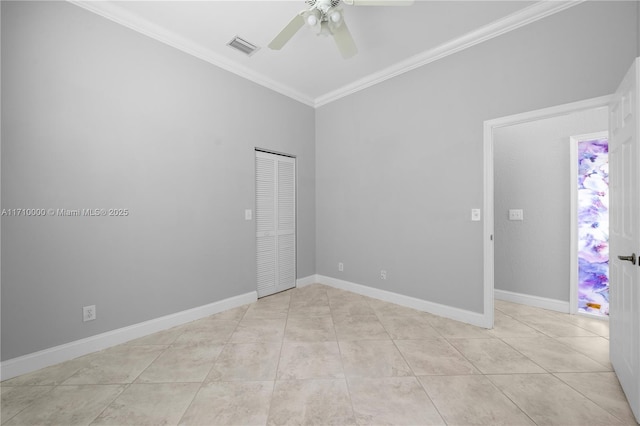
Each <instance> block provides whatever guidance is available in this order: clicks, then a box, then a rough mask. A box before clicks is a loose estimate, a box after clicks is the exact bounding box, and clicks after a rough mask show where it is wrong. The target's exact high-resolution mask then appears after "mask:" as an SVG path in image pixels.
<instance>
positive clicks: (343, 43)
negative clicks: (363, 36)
mask: <svg viewBox="0 0 640 426" xmlns="http://www.w3.org/2000/svg"><path fill="white" fill-rule="evenodd" d="M333 39H334V40H335V41H336V45H337V46H338V50H340V53H341V54H342V57H343V58H344V59H349V58H351V57H352V56H354V55H355V54H356V53H358V48H357V47H356V43H355V42H354V41H353V37H351V33H350V32H349V28H347V23H346V22H342V24H341V25H340V26H339V27H338V28H336V29H335V30H333Z"/></svg>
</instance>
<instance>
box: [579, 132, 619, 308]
mask: <svg viewBox="0 0 640 426" xmlns="http://www.w3.org/2000/svg"><path fill="white" fill-rule="evenodd" d="M608 138H609V136H608V133H607V132H599V133H593V134H587V135H580V136H573V137H571V154H572V155H571V175H572V177H573V178H574V180H573V182H572V187H571V197H572V209H571V210H572V217H573V220H572V238H571V240H572V241H571V244H572V249H573V251H574V253H575V254H574V258H573V259H572V264H571V267H572V276H571V300H570V302H571V313H577V314H585V315H590V316H597V317H600V318H604V319H606V318H608V317H609V140H608Z"/></svg>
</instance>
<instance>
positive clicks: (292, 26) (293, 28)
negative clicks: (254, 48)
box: [269, 15, 304, 50]
mask: <svg viewBox="0 0 640 426" xmlns="http://www.w3.org/2000/svg"><path fill="white" fill-rule="evenodd" d="M303 25H304V18H303V17H302V16H300V15H296V16H294V17H293V19H292V20H291V22H289V23H288V24H287V26H286V27H284V28H283V29H282V31H280V33H279V34H278V35H277V36H276V37H275V38H274V39H273V40H271V43H269V49H273V50H280V49H282V47H283V46H284V45H285V44H287V42H288V41H289V40H291V37H293V36H294V35H295V34H296V33H297V32H298V30H299V29H300V28H302V26H303Z"/></svg>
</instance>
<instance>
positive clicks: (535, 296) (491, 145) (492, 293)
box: [483, 96, 611, 327]
mask: <svg viewBox="0 0 640 426" xmlns="http://www.w3.org/2000/svg"><path fill="white" fill-rule="evenodd" d="M610 100H611V97H610V96H603V97H600V98H594V99H589V100H585V101H580V102H575V103H571V104H565V105H559V106H556V107H551V108H545V109H541V110H536V111H531V112H526V113H522V114H516V115H512V116H507V117H502V118H498V119H494V120H489V121H486V122H485V124H484V165H485V168H484V171H485V174H484V193H485V197H484V205H483V207H484V210H485V216H484V217H485V220H484V307H485V309H484V320H485V321H484V322H485V323H486V324H487V325H488V326H489V327H492V326H493V319H494V318H493V316H494V311H493V309H494V298H496V297H498V298H501V299H503V300H509V301H512V302H516V303H521V304H527V305H531V306H536V307H540V308H544V309H550V310H555V311H560V312H567V313H569V312H570V311H571V303H570V300H569V299H570V293H571V291H570V286H569V282H570V276H569V269H570V268H569V263H570V258H572V257H574V253H575V252H574V251H573V248H572V247H569V245H570V244H569V243H570V241H569V236H568V235H567V234H566V233H565V232H567V233H568V230H567V228H568V227H569V225H570V223H569V221H570V219H569V216H570V210H569V206H568V204H569V200H568V199H569V191H568V188H567V182H568V181H569V178H570V176H569V170H568V167H567V166H566V164H567V162H568V161H569V151H570V149H569V143H568V138H569V137H570V136H571V135H575V134H580V133H587V132H589V131H591V132H594V131H597V130H602V129H603V127H599V128H596V129H593V130H583V131H582V132H580V130H578V131H577V132H575V133H568V134H566V139H564V141H565V142H564V144H563V146H564V153H565V154H564V155H566V157H565V160H564V161H565V163H564V165H560V166H559V167H561V168H562V169H564V175H565V176H566V177H565V178H564V179H566V180H563V181H562V182H560V185H561V186H563V187H564V188H566V192H565V195H564V197H563V198H562V199H563V200H567V201H566V203H567V207H566V213H563V216H562V217H564V218H566V219H563V221H564V220H566V224H565V225H563V226H564V228H563V229H564V231H563V230H560V231H559V232H562V233H564V235H565V237H564V238H566V239H565V242H559V243H554V245H550V244H548V243H545V242H542V243H540V245H539V247H538V249H537V251H535V253H533V254H532V255H529V256H525V259H524V260H523V261H522V262H521V263H520V264H521V265H529V266H531V265H533V266H535V265H536V264H538V269H536V270H535V271H534V273H532V274H520V275H519V276H520V278H523V279H522V283H524V284H522V285H520V286H519V287H517V286H513V288H511V289H510V288H504V289H501V288H500V287H498V289H499V290H497V289H496V288H495V285H496V284H497V283H496V268H497V267H498V266H499V265H503V266H504V262H505V259H503V258H502V257H500V259H498V260H499V261H500V262H502V264H501V263H496V256H495V250H496V247H495V242H496V241H497V240H496V234H495V233H496V224H495V221H496V218H497V217H500V218H501V220H503V221H506V222H505V224H504V228H505V229H514V230H518V232H520V231H524V230H525V227H526V226H528V224H531V223H532V221H533V220H534V219H537V216H535V215H534V213H535V208H537V207H539V204H543V203H544V201H545V200H546V199H547V198H548V197H547V196H546V195H544V194H543V195H542V196H533V195H531V194H529V193H528V192H527V193H520V194H518V193H517V190H516V192H514V193H516V194H517V195H518V196H520V195H522V196H523V197H524V196H526V197H524V198H523V199H522V202H520V201H517V203H518V205H516V204H514V203H512V202H510V201H509V204H513V205H508V206H506V207H505V206H503V207H505V208H503V209H501V210H500V211H497V210H496V209H497V208H498V207H497V206H496V204H495V203H496V200H495V198H494V190H495V185H496V183H495V181H494V178H495V177H494V172H495V164H494V161H495V156H496V152H495V149H496V146H495V139H496V138H497V137H498V135H499V134H500V133H502V134H505V132H504V130H506V128H508V127H511V126H516V125H528V124H530V123H533V122H536V121H542V120H548V119H549V121H554V119H560V118H561V117H563V116H569V115H573V114H575V113H580V112H585V111H590V110H596V109H601V108H608V105H609V101H610ZM605 111H606V110H605ZM605 117H606V112H605ZM605 122H606V120H605ZM523 127H527V126H523ZM606 127H607V126H606V124H605V126H604V128H606ZM565 130H566V129H565ZM533 143H535V141H534V142H533ZM539 164H540V165H541V166H546V165H547V162H546V161H544V159H543V160H542V162H540V163H539ZM556 171H557V169H556ZM534 175H535V176H542V175H540V174H539V173H538V172H536V174H534ZM574 176H575V175H574ZM523 179H524V178H523ZM527 179H528V178H527ZM575 180H576V179H575V178H574V181H575ZM576 191H577V189H576ZM525 202H526V203H529V205H530V207H528V208H527V207H526V206H525V207H524V210H525V214H524V217H523V219H520V218H511V217H510V215H509V214H508V213H509V212H508V210H510V209H512V208H513V209H522V208H523V205H524V203H525ZM536 203H538V204H536ZM527 211H528V212H529V214H527ZM543 226H544V225H543ZM503 239H504V237H503ZM494 240H495V241H494ZM516 240H519V242H522V243H523V244H524V245H523V247H524V249H527V250H530V249H531V247H528V246H527V243H526V241H527V238H524V237H522V238H518V239H514V238H512V239H511V240H510V241H511V242H514V241H516ZM503 242H504V241H503ZM498 243H500V242H499V241H498ZM549 248H553V250H554V253H555V251H558V250H559V251H560V252H558V253H556V254H557V255H558V256H560V257H562V258H563V259H566V260H564V261H563V262H564V263H563V264H564V265H565V266H564V267H563V268H562V271H564V272H562V271H561V270H560V269H558V271H559V272H558V274H562V275H564V276H565V278H564V280H563V283H564V284H563V286H564V289H563V290H561V291H560V292H558V291H557V288H555V287H553V286H546V287H545V286H543V285H542V284H545V283H546V282H545V281H543V280H541V279H538V280H534V281H533V285H531V286H528V285H527V283H526V282H527V280H529V278H530V277H531V276H533V277H535V276H538V275H539V272H540V271H541V270H542V269H540V268H541V267H542V268H544V267H543V263H541V254H547V251H548V249H549ZM570 250H571V251H570ZM511 253H517V251H516V250H515V249H514V250H511ZM570 253H571V255H569V254H570ZM501 256H502V255H501ZM505 268H509V264H507V266H506V267H505ZM505 268H503V269H505ZM503 275H504V274H503ZM516 275H517V274H516ZM576 275H577V273H576ZM529 281H531V280H529ZM541 283H542V284H541ZM509 285H512V282H511V281H509ZM529 288H535V289H534V290H533V291H528V289H529ZM575 306H577V303H576V305H575Z"/></svg>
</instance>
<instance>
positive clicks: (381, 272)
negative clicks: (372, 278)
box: [380, 269, 387, 280]
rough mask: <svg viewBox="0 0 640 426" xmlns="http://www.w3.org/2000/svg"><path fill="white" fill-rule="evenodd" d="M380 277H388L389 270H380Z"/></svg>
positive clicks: (383, 278)
mask: <svg viewBox="0 0 640 426" xmlns="http://www.w3.org/2000/svg"><path fill="white" fill-rule="evenodd" d="M380 279H381V280H386V279H387V271H385V270H384V269H383V270H381V271H380Z"/></svg>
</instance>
